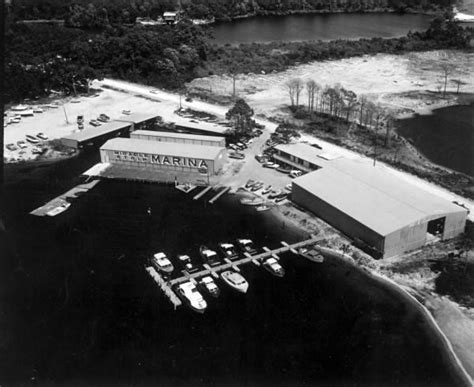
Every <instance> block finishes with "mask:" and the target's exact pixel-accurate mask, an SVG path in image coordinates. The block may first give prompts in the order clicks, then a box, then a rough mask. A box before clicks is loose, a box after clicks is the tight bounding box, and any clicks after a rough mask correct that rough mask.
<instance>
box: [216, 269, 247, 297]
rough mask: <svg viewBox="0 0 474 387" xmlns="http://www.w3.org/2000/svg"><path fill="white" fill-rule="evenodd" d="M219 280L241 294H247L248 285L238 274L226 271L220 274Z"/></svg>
mask: <svg viewBox="0 0 474 387" xmlns="http://www.w3.org/2000/svg"><path fill="white" fill-rule="evenodd" d="M221 278H222V279H223V280H224V282H225V283H226V284H227V285H229V286H230V287H231V288H233V289H235V290H237V291H238V292H241V293H247V290H248V288H249V283H248V282H247V280H246V279H245V278H244V277H242V275H240V274H239V273H236V272H235V271H232V270H226V271H224V272H222V273H221Z"/></svg>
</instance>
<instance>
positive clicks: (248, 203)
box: [240, 198, 263, 206]
mask: <svg viewBox="0 0 474 387" xmlns="http://www.w3.org/2000/svg"><path fill="white" fill-rule="evenodd" d="M240 203H241V204H243V205H245V206H259V205H261V204H263V199H261V198H253V199H250V198H243V199H240Z"/></svg>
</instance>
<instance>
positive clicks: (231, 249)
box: [219, 243, 239, 259]
mask: <svg viewBox="0 0 474 387" xmlns="http://www.w3.org/2000/svg"><path fill="white" fill-rule="evenodd" d="M219 250H220V251H221V252H222V255H223V256H224V258H229V259H234V258H237V257H238V256H239V255H238V254H237V251H236V250H235V246H234V245H233V244H232V243H219Z"/></svg>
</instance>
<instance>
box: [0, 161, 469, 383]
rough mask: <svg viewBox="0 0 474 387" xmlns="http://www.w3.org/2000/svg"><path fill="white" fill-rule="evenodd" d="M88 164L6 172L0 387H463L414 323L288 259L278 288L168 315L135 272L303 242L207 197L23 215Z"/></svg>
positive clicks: (160, 194)
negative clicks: (230, 246)
mask: <svg viewBox="0 0 474 387" xmlns="http://www.w3.org/2000/svg"><path fill="white" fill-rule="evenodd" d="M96 153H97V152H96ZM96 153H94V152H90V153H88V154H83V155H81V156H79V157H77V158H74V159H71V160H66V161H61V162H58V163H53V164H49V165H43V166H41V167H31V166H27V167H24V166H23V167H19V168H17V167H11V166H8V167H7V173H6V175H7V186H6V204H7V206H6V211H7V213H6V216H5V218H6V225H7V226H8V228H9V231H8V235H0V255H1V256H2V260H1V262H0V265H1V267H0V274H1V275H2V278H1V281H0V283H1V285H2V292H1V293H0V294H1V296H2V307H3V309H2V310H3V315H2V335H1V336H0V337H1V343H2V351H0V382H1V384H2V385H3V384H5V385H15V384H23V385H25V384H30V383H33V384H35V385H44V386H48V385H66V386H78V385H81V386H88V385H115V386H120V385H137V386H143V385H173V386H199V385H248V386H254V385H272V386H303V385H347V386H349V385H351V386H352V385H372V386H383V385H451V386H455V385H459V384H460V381H459V379H458V378H457V376H456V375H455V374H454V371H453V368H452V367H451V365H450V363H449V361H448V359H447V356H446V354H445V353H444V352H443V351H442V349H441V348H442V344H441V342H440V339H439V338H438V337H437V336H436V335H435V334H434V332H433V331H432V329H431V328H430V327H429V325H428V323H427V322H426V319H425V318H424V317H423V316H422V315H421V313H420V312H419V311H418V310H417V309H415V308H413V306H412V305H411V304H410V303H408V302H407V301H406V300H404V299H403V298H401V297H400V296H399V294H397V293H395V292H394V291H393V290H390V289H387V288H386V287H384V286H381V285H380V284H379V283H378V282H377V281H375V280H373V279H371V278H369V277H368V276H367V275H366V274H364V273H363V272H361V271H360V270H357V269H355V268H354V267H352V266H350V265H348V264H347V263H344V262H340V261H338V260H333V259H326V261H325V262H324V263H323V264H318V265H316V264H312V263H310V262H308V261H306V260H303V259H301V258H299V257H297V256H294V255H292V254H291V253H289V254H286V255H283V256H282V265H283V266H284V267H285V269H286V271H287V274H286V276H285V277H284V278H276V277H273V276H271V275H270V274H269V273H267V272H265V271H263V270H262V269H261V268H257V267H255V266H254V265H247V266H245V267H243V268H242V272H243V275H244V276H245V277H246V278H247V279H248V281H249V283H250V288H249V292H248V293H247V294H246V295H242V294H237V293H235V292H233V291H231V290H230V289H228V288H226V287H225V286H224V284H223V283H222V282H220V281H219V282H218V284H219V285H220V286H221V288H222V294H221V296H220V297H219V298H218V299H217V300H214V299H208V301H209V308H208V310H207V311H206V313H205V314H204V315H199V314H197V313H194V312H192V311H191V310H189V309H188V308H186V307H181V308H179V309H178V310H176V311H174V310H173V307H172V306H171V304H170V303H169V301H168V300H167V299H166V298H165V297H164V296H163V295H162V294H161V292H160V291H159V289H158V287H157V286H156V284H155V283H154V282H153V281H152V279H151V278H150V277H149V276H148V274H147V273H146V272H145V270H144V265H145V264H146V262H147V259H148V258H149V257H150V256H151V255H152V254H153V253H156V252H158V251H164V252H166V253H167V254H168V255H169V256H170V257H171V258H172V259H173V260H174V259H175V258H174V257H175V256H176V254H177V253H189V254H190V255H191V256H192V257H193V258H194V259H195V261H198V258H197V251H198V248H199V246H200V245H201V244H206V245H208V246H209V247H211V248H215V247H216V244H217V243H218V242H221V241H233V240H235V239H236V238H239V237H250V238H252V239H253V240H254V241H255V242H256V245H257V246H258V247H260V248H261V246H263V245H265V246H268V247H270V248H272V247H276V246H278V245H279V244H280V241H281V240H286V241H287V242H294V241H297V240H301V239H303V238H306V237H307V235H305V233H304V232H302V231H300V230H298V229H295V228H294V227H291V226H290V224H287V223H286V222H282V221H281V220H277V218H275V217H273V216H272V214H269V213H257V212H255V211H254V210H253V209H252V208H249V207H244V206H241V205H240V203H239V198H238V197H237V196H236V195H226V196H225V197H224V198H222V199H220V200H219V201H218V202H217V203H215V204H214V205H209V204H208V203H207V200H205V199H206V198H207V199H209V196H211V195H212V193H209V194H208V195H206V196H205V197H204V199H200V200H198V201H194V200H192V195H189V196H187V195H185V194H183V193H181V192H179V191H177V190H176V189H174V188H173V187H170V186H164V185H158V184H139V183H125V182H119V181H104V182H101V183H100V184H99V185H98V186H96V187H95V188H94V190H92V191H91V192H89V193H88V194H87V195H85V196H82V197H80V198H79V199H78V200H76V201H75V202H74V203H73V204H72V206H71V208H70V209H69V210H68V211H67V212H65V213H64V214H62V215H60V216H58V217H56V218H48V217H46V218H38V217H33V216H30V215H28V214H27V212H28V211H30V210H32V209H33V208H35V207H36V206H38V205H41V204H42V203H43V202H44V201H45V200H47V199H50V198H51V197H52V196H53V195H55V194H58V193H60V192H63V191H65V190H66V189H67V188H69V187H70V186H71V185H73V184H75V183H76V182H77V175H78V173H79V172H80V171H82V170H85V169H86V168H87V167H89V166H91V165H92V164H94V163H95V162H96V161H97V154H96ZM148 209H151V214H148Z"/></svg>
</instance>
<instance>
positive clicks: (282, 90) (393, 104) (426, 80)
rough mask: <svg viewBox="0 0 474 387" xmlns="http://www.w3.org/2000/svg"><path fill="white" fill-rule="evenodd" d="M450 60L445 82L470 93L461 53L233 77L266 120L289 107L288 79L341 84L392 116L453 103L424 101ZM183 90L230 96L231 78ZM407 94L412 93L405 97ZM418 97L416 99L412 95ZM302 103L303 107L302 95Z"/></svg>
mask: <svg viewBox="0 0 474 387" xmlns="http://www.w3.org/2000/svg"><path fill="white" fill-rule="evenodd" d="M442 60H449V62H450V63H452V64H453V65H455V66H456V68H457V70H456V71H455V72H453V73H452V75H450V79H454V78H459V79H461V80H463V81H464V82H465V83H466V84H465V85H463V86H462V88H461V91H462V92H474V78H473V77H472V75H471V69H472V67H473V64H474V53H467V52H461V51H430V52H423V53H410V54H405V55H388V54H379V55H374V56H364V57H355V58H349V59H341V60H335V61H323V62H313V63H309V64H305V65H299V66H294V67H293V68H291V69H289V70H287V71H283V72H280V73H272V74H241V75H238V77H237V82H236V89H237V94H238V96H239V97H243V98H245V100H246V101H247V102H248V103H249V104H250V105H251V106H252V107H253V108H254V110H255V112H256V113H257V114H263V115H265V116H267V117H270V116H276V115H281V114H282V109H283V108H285V107H286V106H287V105H289V96H288V91H287V88H286V86H285V83H286V82H287V81H288V80H290V79H293V78H301V79H303V80H308V79H313V80H314V81H316V82H317V83H318V84H320V85H321V86H323V87H324V86H325V85H328V86H334V85H336V84H340V85H342V86H343V87H344V88H346V89H348V90H352V91H354V92H355V93H356V94H357V95H366V96H367V97H369V98H370V99H371V100H373V101H374V102H380V103H382V104H384V105H386V106H387V107H389V108H391V109H393V110H395V111H396V112H399V113H402V112H410V111H417V112H423V111H424V109H425V108H427V107H428V108H433V107H434V106H435V105H436V106H443V105H446V104H450V103H451V104H452V101H450V100H442V99H441V98H438V97H437V95H434V97H435V98H433V96H431V97H430V98H428V97H427V95H426V92H430V93H433V92H436V91H437V89H438V87H439V86H440V85H441V84H442V79H441V78H442V71H441V70H440V67H439V66H440V63H441V61H442ZM188 89H190V90H193V89H201V90H212V93H213V94H216V95H221V96H229V95H231V94H232V78H231V77H230V76H211V77H206V78H198V79H195V80H193V81H192V82H190V84H189V85H188ZM455 90H456V89H455V87H454V84H452V83H449V84H448V91H455ZM409 92H411V94H407V93H409ZM416 93H419V94H418V97H417V95H416ZM301 100H302V103H303V104H305V103H306V95H305V92H303V93H302V97H301Z"/></svg>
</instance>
